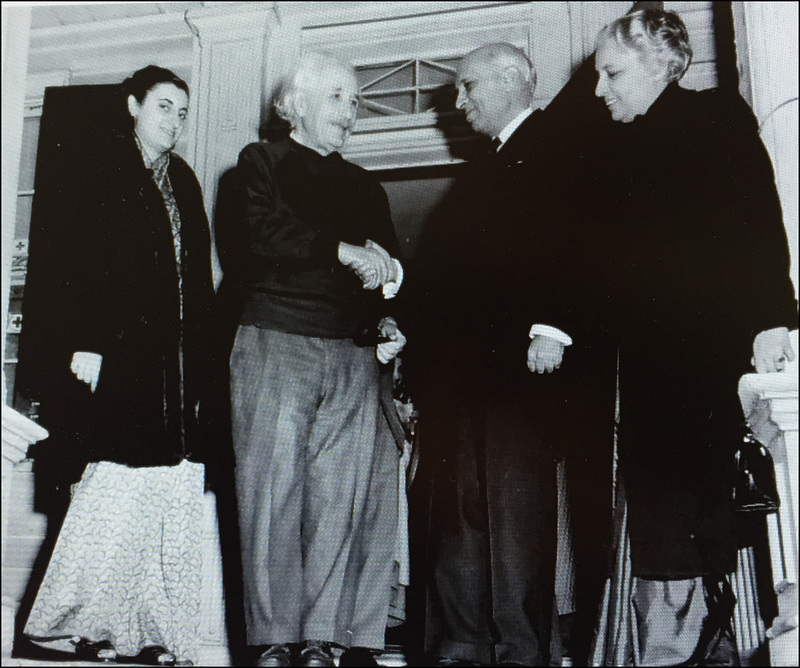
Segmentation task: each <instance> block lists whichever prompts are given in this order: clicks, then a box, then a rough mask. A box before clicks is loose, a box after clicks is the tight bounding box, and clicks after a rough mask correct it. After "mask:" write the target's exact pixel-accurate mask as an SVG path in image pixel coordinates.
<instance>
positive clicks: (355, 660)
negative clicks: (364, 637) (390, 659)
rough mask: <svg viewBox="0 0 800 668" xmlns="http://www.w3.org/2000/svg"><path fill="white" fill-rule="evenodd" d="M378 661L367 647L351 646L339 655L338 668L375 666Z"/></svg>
mask: <svg viewBox="0 0 800 668" xmlns="http://www.w3.org/2000/svg"><path fill="white" fill-rule="evenodd" d="M377 665H379V664H378V662H377V661H376V660H375V657H374V656H373V654H372V650H370V649H369V648H367V647H351V648H350V649H347V650H345V651H344V654H342V656H341V657H339V668H343V667H344V666H377Z"/></svg>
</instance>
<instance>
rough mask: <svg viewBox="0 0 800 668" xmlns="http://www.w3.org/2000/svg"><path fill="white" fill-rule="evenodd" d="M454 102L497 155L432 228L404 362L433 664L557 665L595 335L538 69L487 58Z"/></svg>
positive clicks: (517, 58) (512, 50)
mask: <svg viewBox="0 0 800 668" xmlns="http://www.w3.org/2000/svg"><path fill="white" fill-rule="evenodd" d="M456 86H457V89H458V100H457V106H458V108H459V109H462V110H463V111H464V112H465V113H466V118H467V121H468V122H469V123H470V124H471V125H472V127H473V129H475V130H476V131H477V132H479V133H481V134H482V135H485V136H487V137H490V138H492V139H493V147H492V150H490V151H487V155H486V156H485V157H481V158H479V159H477V160H474V161H472V164H471V165H470V167H469V170H468V172H467V173H466V174H465V175H464V176H463V177H462V178H461V179H459V180H458V181H457V182H456V185H455V186H454V188H453V190H452V191H451V193H450V194H449V196H448V198H447V201H446V202H445V203H444V204H443V205H442V208H441V210H440V211H439V212H438V213H437V215H436V216H435V217H434V219H433V220H432V221H431V223H430V224H429V226H428V229H427V230H426V231H425V234H424V235H423V239H422V242H421V246H420V257H419V272H418V274H417V277H416V280H412V281H409V284H411V285H414V284H416V285H418V286H419V288H417V289H416V290H415V289H414V288H413V287H412V288H411V290H410V291H411V292H413V294H414V296H415V298H416V300H417V301H416V302H415V305H416V312H417V314H418V315H419V316H421V317H419V318H418V320H417V325H416V327H415V331H412V332H411V336H409V341H410V348H409V350H408V358H409V359H408V362H409V366H411V370H410V371H411V373H410V375H411V379H412V382H413V379H414V378H415V377H416V378H418V379H420V381H421V382H420V383H419V385H418V387H417V388H416V394H415V396H417V397H419V404H420V411H421V424H420V434H421V436H420V440H421V445H422V449H423V457H427V458H428V462H429V465H430V466H432V468H433V471H432V477H433V484H432V490H433V496H432V510H431V523H432V531H431V537H432V538H431V541H430V546H429V547H430V561H431V563H432V567H431V574H430V575H431V577H430V582H429V615H428V617H429V619H428V629H427V634H426V635H427V637H426V649H427V651H428V652H429V653H430V654H431V655H432V656H435V657H437V659H438V660H439V661H440V663H441V664H442V665H451V664H453V663H461V664H467V665H470V664H472V665H481V664H492V663H497V664H501V665H515V664H517V665H528V666H533V665H548V663H549V659H550V640H551V638H550V636H551V621H552V615H553V598H554V574H555V557H556V505H557V504H556V475H555V458H556V456H557V452H558V451H560V450H561V446H562V443H563V442H565V441H571V440H574V439H575V438H577V439H578V440H580V436H581V435H585V434H589V435H590V438H599V437H600V434H599V432H602V428H598V429H595V428H594V427H596V426H597V425H598V419H597V418H595V417H594V415H591V416H589V417H587V416H586V415H584V411H583V408H584V405H585V404H587V403H592V404H596V403H598V402H599V401H600V398H597V397H594V396H593V397H592V398H591V399H589V400H588V401H587V397H586V396H583V395H582V394H581V392H580V391H576V389H575V388H576V387H578V388H582V387H584V386H586V385H588V386H592V385H593V382H588V383H584V380H586V379H588V378H589V377H590V376H593V374H594V373H595V372H594V371H592V370H587V369H591V366H590V365H588V360H591V359H592V346H591V345H587V341H591V340H592V336H590V335H589V333H590V332H592V331H594V328H593V324H592V323H593V322H594V319H593V318H592V317H591V315H590V314H591V313H592V311H591V309H589V308H586V306H587V305H585V304H583V303H581V297H580V295H581V294H583V290H582V289H581V286H580V281H579V280H578V279H579V277H578V276H576V275H575V270H574V269H573V267H572V265H571V264H570V263H569V261H568V258H569V253H568V252H567V249H568V246H567V244H566V243H565V239H570V234H571V232H572V231H573V230H574V229H576V228H575V227H574V226H575V224H576V222H575V217H574V216H573V215H571V213H570V210H571V207H568V206H566V204H565V202H566V200H567V199H568V198H567V197H566V194H567V193H565V192H564V187H563V186H562V185H560V184H559V181H558V178H557V171H556V173H554V172H553V168H554V163H553V162H552V160H551V158H553V159H555V157H556V156H557V152H556V151H554V150H553V146H554V144H553V141H552V137H551V134H550V133H549V132H548V127H550V126H551V125H552V124H551V123H550V121H549V118H548V117H547V116H546V115H545V114H544V113H543V112H538V111H533V110H532V108H531V104H532V100H533V90H534V87H535V72H534V70H533V67H532V65H531V63H530V61H529V60H528V58H527V57H526V56H525V55H524V54H523V53H522V52H521V51H520V50H519V49H517V48H516V47H513V46H511V45H509V44H491V45H487V46H484V47H481V48H479V49H476V50H475V51H472V52H471V53H469V54H468V55H467V56H466V57H465V58H464V59H463V60H462V62H461V64H460V67H459V69H458V73H457V80H456ZM559 164H562V161H560V160H559ZM563 164H566V163H563ZM557 169H559V168H556V170H557ZM573 349H574V352H573ZM565 351H566V352H565ZM526 352H527V359H526ZM562 365H563V366H564V368H563V369H562V368H561V367H562ZM587 365H588V366H587ZM608 384H609V387H608V388H606V389H607V393H606V394H607V398H608V401H607V404H608V405H607V407H606V408H607V410H606V411H605V416H606V418H607V424H606V425H605V427H606V428H607V432H608V446H609V452H610V444H611V429H612V427H613V377H610V379H609V381H608ZM594 412H596V413H597V415H598V416H602V415H603V411H594ZM568 425H576V426H577V425H580V428H576V429H572V428H571V426H568ZM578 432H581V434H578ZM609 471H610V461H609ZM610 489H611V485H610V480H609V482H608V493H609V495H610ZM600 551H601V552H602V548H601V550H600ZM599 558H602V555H599Z"/></svg>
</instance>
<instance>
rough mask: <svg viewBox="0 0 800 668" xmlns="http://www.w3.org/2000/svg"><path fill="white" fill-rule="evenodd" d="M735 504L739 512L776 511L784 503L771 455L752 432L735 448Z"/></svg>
mask: <svg viewBox="0 0 800 668" xmlns="http://www.w3.org/2000/svg"><path fill="white" fill-rule="evenodd" d="M735 457H736V477H735V479H734V484H733V503H734V508H735V510H736V511H738V512H744V513H774V512H776V511H777V510H778V508H779V507H780V505H781V500H780V496H778V484H777V482H776V480H775V464H774V463H773V461H772V455H771V454H770V453H769V450H768V449H767V448H766V446H764V445H763V444H762V443H759V442H758V441H757V440H756V439H755V437H754V436H753V435H752V434H747V436H745V437H744V439H743V440H742V444H741V445H740V446H739V449H738V450H737V451H736V455H735Z"/></svg>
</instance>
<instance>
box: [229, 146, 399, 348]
mask: <svg viewBox="0 0 800 668" xmlns="http://www.w3.org/2000/svg"><path fill="white" fill-rule="evenodd" d="M238 179H239V185H240V188H241V196H242V197H243V199H244V210H243V212H242V218H243V224H244V225H243V226H244V227H245V228H246V233H245V234H244V235H243V236H244V241H243V246H244V247H243V248H242V252H241V255H240V257H241V263H240V265H239V266H238V267H236V268H235V269H234V271H235V276H234V277H233V278H234V280H235V282H236V283H238V285H239V289H240V290H241V291H242V292H243V298H244V311H243V314H242V317H241V319H240V321H239V323H240V324H241V325H255V326H257V327H263V328H268V329H275V330H279V331H282V332H288V333H291V334H302V335H304V336H318V337H325V338H351V337H352V338H356V339H358V338H359V337H360V335H361V332H363V331H365V330H370V331H372V330H374V329H375V326H376V325H377V322H378V319H379V318H380V316H381V315H383V314H384V309H385V304H384V300H383V295H382V293H381V290H380V289H378V290H372V291H368V290H364V288H363V287H362V283H361V280H360V279H359V278H358V277H357V276H356V275H355V273H354V272H353V271H352V270H351V269H349V268H348V267H345V266H344V265H343V264H341V262H339V259H338V246H339V242H342V241H343V242H346V243H350V244H354V245H358V246H363V245H364V243H365V242H366V241H367V240H368V239H371V240H373V241H375V242H376V243H379V244H380V245H381V246H383V247H384V248H385V249H386V250H387V251H388V252H389V254H390V255H392V257H397V256H398V244H397V239H396V237H395V233H394V229H393V227H392V222H391V217H390V214H389V203H388V200H387V198H386V193H385V192H384V191H383V188H382V187H381V185H380V183H379V182H378V180H377V179H376V178H375V177H373V176H372V175H371V174H370V173H369V172H367V171H366V170H364V169H362V168H361V167H358V166H357V165H353V164H351V163H349V162H346V161H345V160H344V159H343V158H342V157H341V155H339V154H338V153H332V154H330V155H328V156H322V155H320V154H318V153H317V152H316V151H313V150H312V149H309V148H306V147H305V146H301V145H300V144H298V143H296V142H295V141H293V140H291V139H283V140H281V141H278V142H274V143H266V142H260V143H255V144H250V145H249V146H247V147H245V148H244V150H242V152H241V154H240V156H239V165H238Z"/></svg>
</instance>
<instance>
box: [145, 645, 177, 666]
mask: <svg viewBox="0 0 800 668" xmlns="http://www.w3.org/2000/svg"><path fill="white" fill-rule="evenodd" d="M134 662H135V663H141V664H143V665H145V666H174V665H175V663H176V662H177V658H176V657H175V655H174V654H173V653H172V652H170V651H169V650H168V649H166V648H165V647H162V646H161V645H148V646H147V647H144V648H143V649H142V651H141V652H139V654H137V655H136V656H135V657H134Z"/></svg>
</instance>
